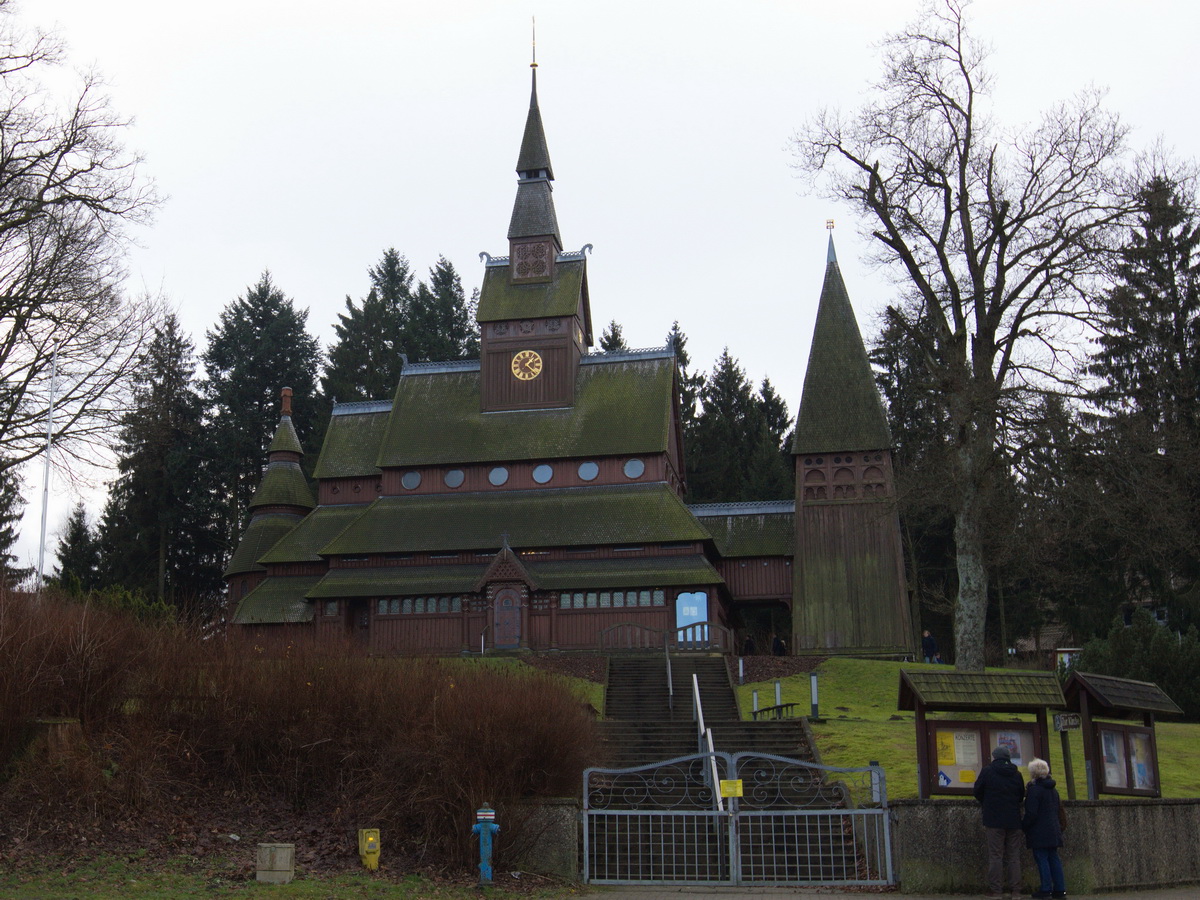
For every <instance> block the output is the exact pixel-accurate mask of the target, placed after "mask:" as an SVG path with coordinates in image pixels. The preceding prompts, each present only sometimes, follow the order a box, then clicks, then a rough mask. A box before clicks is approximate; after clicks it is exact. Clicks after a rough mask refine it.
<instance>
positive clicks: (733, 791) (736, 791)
mask: <svg viewBox="0 0 1200 900" xmlns="http://www.w3.org/2000/svg"><path fill="white" fill-rule="evenodd" d="M721 796H722V797H740V796H742V779H740V778H735V779H733V780H732V781H726V780H725V779H723V778H722V779H721Z"/></svg>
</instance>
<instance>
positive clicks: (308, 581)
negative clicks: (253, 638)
mask: <svg viewBox="0 0 1200 900" xmlns="http://www.w3.org/2000/svg"><path fill="white" fill-rule="evenodd" d="M320 580H321V576H320V575H276V576H268V577H266V578H264V579H263V580H262V582H261V583H260V584H259V585H258V587H256V588H255V589H254V590H252V591H251V592H250V593H248V594H247V595H246V596H245V597H243V598H242V602H241V603H239V604H238V608H237V612H235V613H234V614H233V624H235V625H284V624H294V623H298V622H311V621H312V617H313V606H312V604H311V603H309V602H308V601H307V600H305V599H304V598H305V595H306V594H307V593H308V592H309V591H311V590H312V589H313V588H314V587H315V586H316V584H317V582H318V581H320Z"/></svg>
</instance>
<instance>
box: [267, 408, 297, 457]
mask: <svg viewBox="0 0 1200 900" xmlns="http://www.w3.org/2000/svg"><path fill="white" fill-rule="evenodd" d="M276 450H284V451H287V452H288V453H299V454H300V455H301V456H303V455H304V448H303V447H301V446H300V438H299V437H298V436H297V435H296V426H294V425H293V424H292V417H291V416H284V417H283V418H282V419H280V420H279V427H278V428H276V429H275V438H274V440H272V441H271V446H270V447H268V448H267V452H268V453H274V452H275V451H276Z"/></svg>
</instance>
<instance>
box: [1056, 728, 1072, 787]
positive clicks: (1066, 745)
mask: <svg viewBox="0 0 1200 900" xmlns="http://www.w3.org/2000/svg"><path fill="white" fill-rule="evenodd" d="M1059 736H1060V737H1062V754H1063V772H1064V773H1065V775H1066V779H1067V799H1068V800H1074V799H1075V773H1074V772H1073V771H1072V766H1071V741H1070V738H1068V737H1067V731H1066V730H1065V729H1064V730H1062V731H1060V732H1059Z"/></svg>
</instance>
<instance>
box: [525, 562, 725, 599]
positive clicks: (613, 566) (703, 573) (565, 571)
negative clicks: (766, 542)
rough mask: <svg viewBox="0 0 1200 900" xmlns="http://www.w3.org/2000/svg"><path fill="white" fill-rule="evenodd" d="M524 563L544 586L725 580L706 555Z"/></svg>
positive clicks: (601, 586)
mask: <svg viewBox="0 0 1200 900" xmlns="http://www.w3.org/2000/svg"><path fill="white" fill-rule="evenodd" d="M521 562H522V564H523V565H524V566H525V568H526V569H527V570H528V572H529V575H530V577H531V578H533V579H534V581H536V582H537V586H538V587H539V588H541V589H542V590H549V591H573V590H583V589H587V590H593V589H608V588H643V587H667V586H671V585H699V584H722V583H723V580H722V578H721V576H720V575H719V574H717V570H716V569H714V568H713V566H712V563H710V562H709V561H708V560H707V559H705V558H704V557H703V556H648V557H647V556H639V557H630V558H629V559H613V558H611V557H609V558H607V559H586V560H585V559H579V560H575V559H566V560H559V559H555V560H547V561H546V562H535V561H532V560H530V559H529V558H525V557H523V558H522V559H521Z"/></svg>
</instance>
